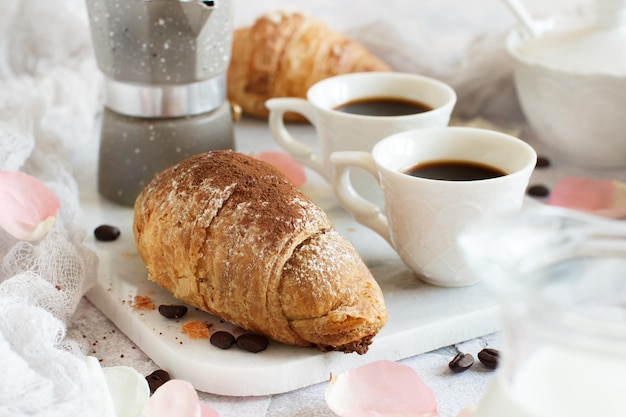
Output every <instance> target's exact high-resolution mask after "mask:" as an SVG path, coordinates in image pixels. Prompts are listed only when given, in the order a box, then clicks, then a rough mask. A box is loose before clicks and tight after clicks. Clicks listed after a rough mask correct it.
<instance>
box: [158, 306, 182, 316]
mask: <svg viewBox="0 0 626 417" xmlns="http://www.w3.org/2000/svg"><path fill="white" fill-rule="evenodd" d="M159 313H161V315H162V316H163V317H166V318H168V319H179V318H181V317H183V316H184V315H185V314H187V306H184V305H178V304H169V305H168V304H161V305H160V306H159Z"/></svg>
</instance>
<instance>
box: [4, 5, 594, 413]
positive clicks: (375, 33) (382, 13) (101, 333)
mask: <svg viewBox="0 0 626 417" xmlns="http://www.w3.org/2000/svg"><path fill="white" fill-rule="evenodd" d="M524 3H525V4H526V5H527V6H528V8H529V9H530V10H531V12H532V13H533V14H534V15H535V16H538V17H539V16H546V15H550V14H553V13H556V12H569V11H576V10H585V8H586V7H588V5H589V3H590V2H589V1H583V0H580V1H570V0H558V1H556V0H554V1H551V2H544V1H542V0H527V1H525V2H524ZM581 5H582V6H581ZM281 8H291V9H293V8H296V9H302V10H305V11H308V12H309V13H310V14H312V15H314V16H316V17H319V18H321V19H322V20H324V21H326V22H327V23H328V24H329V25H330V26H331V27H333V28H335V29H337V30H341V31H344V32H345V33H347V34H349V35H352V36H353V37H354V38H356V39H357V40H360V41H362V42H363V43H365V44H366V45H367V46H368V47H369V48H370V49H372V50H373V51H374V52H376V53H378V54H379V55H381V56H383V57H385V58H387V60H388V61H389V62H390V63H391V64H392V65H394V67H395V69H397V70H401V71H413V72H420V73H423V74H427V75H431V76H435V77H438V78H441V79H443V80H445V81H448V82H450V83H451V84H452V85H453V86H454V87H455V88H456V89H457V93H458V94H459V105H458V108H457V112H456V113H457V116H464V117H477V116H480V117H487V118H489V119H490V121H491V122H492V123H496V124H500V125H502V126H506V127H507V128H521V129H522V128H523V127H524V125H523V118H522V117H521V114H520V112H519V108H518V107H517V103H516V101H515V97H514V94H513V90H512V82H511V79H510V62H509V61H508V59H507V57H506V55H505V54H504V52H503V51H504V50H503V40H504V34H505V33H506V32H507V31H508V30H510V28H511V27H512V26H513V25H514V24H515V20H514V18H513V17H512V15H511V14H510V13H509V11H508V9H507V8H506V6H505V5H504V3H503V2H498V1H493V0H475V1H471V2H468V1H465V0H418V1H412V0H388V1H385V2H376V1H373V0H342V1H331V0H320V1H315V2H310V1H304V0H291V1H288V0H265V1H262V2H261V1H251V0H239V1H237V0H235V16H234V18H235V20H234V22H235V26H240V25H244V24H249V23H251V22H252V20H253V19H254V18H255V17H256V16H258V15H259V14H261V13H263V12H265V11H271V10H277V9H281ZM85 13H86V12H85V8H84V4H83V1H82V0H58V1H57V2H45V3H44V2H41V1H40V0H22V1H20V2H15V0H0V83H1V84H2V87H3V90H0V98H1V99H2V100H0V122H6V123H8V122H9V120H8V119H9V118H10V117H11V113H10V112H8V113H7V112H6V111H5V113H4V114H3V113H2V110H3V109H6V108H9V109H11V106H10V104H11V100H12V96H11V94H15V98H16V99H17V95H18V94H24V92H25V91H30V94H32V95H33V96H34V97H36V96H37V95H41V96H42V100H40V101H37V103H39V104H38V106H40V107H41V108H40V110H41V112H40V114H39V115H40V116H41V115H42V114H43V115H44V116H42V117H44V118H45V120H46V123H47V126H48V127H49V126H53V127H54V128H53V129H51V130H50V131H53V132H54V131H55V129H56V126H54V123H55V115H54V114H47V113H46V106H49V107H50V108H54V106H55V103H54V102H53V101H54V100H48V99H46V97H55V95H56V96H61V97H65V98H67V97H71V96H72V95H73V94H74V95H76V94H77V93H76V91H75V90H71V89H72V88H77V84H76V82H73V83H70V82H69V81H68V84H67V88H68V90H67V91H63V90H62V88H61V87H63V86H64V85H66V84H64V83H63V82H62V81H61V82H59V81H58V80H60V79H61V80H74V81H75V80H77V79H80V80H85V85H86V86H87V87H86V88H89V87H93V85H94V84H93V83H92V81H91V80H92V78H93V77H96V78H97V76H98V75H97V69H96V67H95V63H94V61H93V57H92V53H91V51H90V39H89V34H88V28H87V26H86V17H85V16H86V15H85ZM65 20H67V22H68V23H69V24H67V25H66V24H65ZM52 24H53V25H54V26H51V25H52ZM15 44H17V45H19V48H15ZM64 74H65V75H64ZM64 77H65V78H64ZM50 79H54V80H56V81H54V82H49V80H50ZM29 86H30V89H29ZM46 87H47V88H46ZM86 93H89V94H91V95H92V96H90V100H85V101H86V104H85V105H84V106H82V107H80V108H81V109H82V110H83V111H84V112H85V114H77V115H76V123H77V125H74V126H71V121H69V120H68V119H67V118H63V117H61V118H60V119H59V118H57V121H58V120H61V121H62V122H67V123H69V124H70V126H69V127H68V126H67V125H63V126H59V127H58V131H59V132H61V133H59V136H60V138H61V146H62V147H64V148H63V149H62V150H61V151H59V153H60V154H63V155H65V154H70V155H71V154H72V152H75V151H76V150H77V149H81V148H82V146H84V141H85V140H86V138H87V139H88V138H90V137H91V135H90V134H89V133H84V132H83V133H82V134H81V133H80V130H81V129H82V130H84V129H89V126H88V125H84V123H85V121H86V120H90V119H93V117H91V116H93V115H95V113H96V112H97V111H99V110H100V109H99V108H98V107H97V103H98V94H99V91H98V90H97V89H95V90H94V89H92V90H87V91H86ZM7 103H9V104H8V106H7ZM94 103H96V107H93V108H92V107H89V106H90V105H93V104H94ZM1 104H4V107H3V106H2V105H1ZM92 113H93V114H92ZM22 116H23V117H25V118H26V119H27V115H22ZM2 118H4V119H2ZM81 123H83V124H81ZM67 132H71V135H68V133H67ZM68 136H71V137H70V138H69V139H68ZM3 146H8V145H7V144H6V143H0V156H2V152H1V151H2V147H3ZM55 151H58V150H56V149H55ZM0 161H2V158H0ZM6 168H7V167H2V166H0V169H6ZM540 179H542V178H540ZM542 180H543V179H542ZM545 180H549V179H545ZM87 232H90V231H87ZM67 326H68V332H67V336H66V337H67V339H68V340H75V341H77V342H78V343H79V344H80V345H81V346H82V348H83V350H84V352H85V353H86V354H89V355H93V356H96V357H97V358H99V359H100V360H101V364H102V365H103V366H114V365H126V366H131V367H133V368H135V369H137V370H138V371H139V372H140V373H143V374H146V375H147V374H149V373H150V372H152V371H153V370H154V369H156V365H155V364H154V363H153V362H152V361H151V360H150V359H149V358H148V357H146V355H145V354H144V353H143V352H141V351H140V350H139V349H138V348H136V346H135V345H134V344H133V343H132V342H131V341H130V340H128V338H126V337H125V335H123V334H122V333H121V332H120V331H119V330H118V329H117V328H116V327H115V326H114V325H113V324H112V323H111V322H110V321H109V320H108V319H107V318H106V317H104V316H103V315H102V314H101V313H100V312H99V311H98V310H97V309H95V308H94V306H93V305H92V304H91V303H90V302H89V301H87V300H86V299H82V300H81V301H80V303H79V304H78V307H77V309H76V312H75V314H74V315H73V317H72V318H71V320H70V321H69V322H68V323H67ZM499 343H500V337H499V335H497V334H496V335H488V336H486V337H484V338H479V339H476V340H472V341H468V342H464V343H461V344H459V345H457V346H452V347H449V348H444V349H440V350H438V351H436V352H431V353H427V354H423V355H419V356H417V357H415V358H411V359H407V360H405V361H403V362H405V363H407V364H409V365H411V366H412V367H413V368H414V369H415V370H417V372H418V373H419V374H420V375H421V377H422V378H423V379H424V380H425V382H426V383H427V385H429V386H430V387H431V388H432V389H433V390H434V392H435V394H436V396H437V398H438V401H439V404H440V407H439V410H440V413H441V416H442V417H453V416H455V415H456V414H457V413H458V411H459V410H460V409H462V408H463V407H466V406H470V405H472V404H475V403H476V402H477V401H478V399H479V398H480V396H481V395H482V393H483V392H484V389H485V387H486V384H487V383H488V382H489V380H490V378H491V376H492V374H493V373H492V371H489V370H487V369H486V368H484V367H481V366H474V367H473V368H472V369H471V370H469V371H467V372H465V373H461V374H452V373H451V372H450V371H449V369H448V362H449V361H450V359H451V358H452V357H453V356H454V355H455V354H456V353H457V351H459V350H462V351H464V352H469V353H472V354H474V355H476V353H477V352H478V351H479V350H480V349H482V348H483V347H484V346H487V345H488V346H491V347H496V348H498V347H499ZM2 384H3V382H0V391H1V390H2ZM325 388H326V384H318V385H314V386H311V387H308V388H304V389H300V390H298V391H295V392H291V393H285V394H280V395H274V396H267V397H254V398H239V397H221V396H215V395H209V394H201V399H202V401H204V402H206V403H207V404H210V406H211V407H213V408H215V409H216V410H217V411H219V412H220V415H221V416H222V417H230V416H232V417H234V416H250V417H261V416H271V417H277V416H332V415H333V413H332V412H331V411H330V410H329V409H328V407H327V406H326V404H325V400H324V390H325Z"/></svg>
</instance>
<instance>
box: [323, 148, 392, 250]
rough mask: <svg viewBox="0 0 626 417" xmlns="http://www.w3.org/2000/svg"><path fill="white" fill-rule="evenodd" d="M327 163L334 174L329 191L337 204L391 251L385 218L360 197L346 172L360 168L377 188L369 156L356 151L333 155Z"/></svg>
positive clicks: (370, 203) (374, 168)
mask: <svg viewBox="0 0 626 417" xmlns="http://www.w3.org/2000/svg"><path fill="white" fill-rule="evenodd" d="M330 160H331V163H332V164H333V170H334V176H333V188H334V191H335V195H336V196H337V200H339V203H341V205H342V206H343V207H344V208H345V209H346V210H348V211H349V212H350V213H351V214H352V215H353V216H354V219H355V220H356V221H357V222H359V223H361V224H362V225H364V226H367V227H369V228H370V229H372V230H373V231H375V232H376V233H378V234H379V235H380V236H382V237H383V238H384V239H385V240H386V241H387V242H388V243H389V244H390V245H391V246H392V247H393V243H391V237H390V233H389V223H388V221H387V216H386V215H384V214H383V212H382V210H381V208H380V207H378V205H376V204H374V203H372V202H371V201H369V200H367V199H366V198H364V197H363V196H362V195H360V194H359V193H358V192H357V191H356V190H355V189H354V186H353V185H352V181H351V180H350V170H351V169H352V168H361V169H364V170H365V171H367V172H368V173H369V174H370V175H372V176H373V177H374V178H375V179H376V183H377V184H378V185H379V186H380V179H379V178H378V169H377V168H376V163H375V162H374V158H372V155H371V154H370V153H368V152H359V151H345V152H333V153H332V154H331V156H330Z"/></svg>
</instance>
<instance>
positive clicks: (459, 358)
mask: <svg viewBox="0 0 626 417" xmlns="http://www.w3.org/2000/svg"><path fill="white" fill-rule="evenodd" d="M473 364H474V357H473V356H472V355H471V354H469V353H463V352H459V353H457V354H456V356H455V357H454V358H452V360H451V361H450V363H449V364H448V366H449V367H450V369H451V370H452V372H457V373H458V372H463V371H467V370H468V369H469V368H471V367H472V365H473Z"/></svg>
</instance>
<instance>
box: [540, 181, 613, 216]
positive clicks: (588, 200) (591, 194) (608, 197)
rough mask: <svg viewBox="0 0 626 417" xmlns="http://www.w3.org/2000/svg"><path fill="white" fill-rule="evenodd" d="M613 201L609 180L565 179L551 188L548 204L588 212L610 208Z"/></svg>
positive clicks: (611, 185)
mask: <svg viewBox="0 0 626 417" xmlns="http://www.w3.org/2000/svg"><path fill="white" fill-rule="evenodd" d="M614 200H615V184H614V182H613V181H611V180H604V179H593V178H582V177H565V178H563V179H562V180H561V181H559V182H558V183H556V185H555V186H554V187H553V188H552V191H551V192H550V198H549V204H551V205H554V206H560V207H567V208H572V209H579V210H587V211H589V210H598V209H603V208H608V207H612V206H613V202H614Z"/></svg>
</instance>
